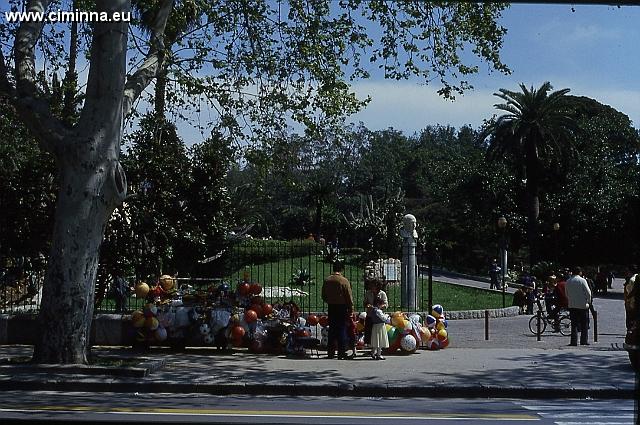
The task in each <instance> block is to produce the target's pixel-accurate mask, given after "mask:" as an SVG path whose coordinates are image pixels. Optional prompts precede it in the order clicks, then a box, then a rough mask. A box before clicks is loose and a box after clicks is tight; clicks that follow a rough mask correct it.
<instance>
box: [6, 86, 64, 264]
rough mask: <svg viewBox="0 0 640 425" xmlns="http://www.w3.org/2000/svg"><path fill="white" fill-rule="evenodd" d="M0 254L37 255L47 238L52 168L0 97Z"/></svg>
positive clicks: (53, 185)
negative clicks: (0, 209)
mask: <svg viewBox="0 0 640 425" xmlns="http://www.w3.org/2000/svg"><path fill="white" fill-rule="evenodd" d="M0 140H2V143H0V205H1V206H2V213H0V257H5V258H6V257H9V258H17V257H27V258H37V257H38V256H39V255H40V254H47V253H48V251H49V245H50V242H51V230H52V226H53V216H54V203H55V198H56V180H57V178H56V169H55V162H54V160H53V158H52V157H51V155H49V154H48V153H46V152H43V151H42V150H40V148H39V147H38V144H37V142H36V141H35V140H34V139H33V138H32V137H31V135H30V134H29V133H28V132H27V130H26V129H25V127H24V126H23V125H21V124H20V120H19V119H18V117H17V116H16V113H15V111H14V109H13V108H12V107H11V106H9V105H7V103H6V102H5V101H4V100H3V99H2V98H1V97H0Z"/></svg>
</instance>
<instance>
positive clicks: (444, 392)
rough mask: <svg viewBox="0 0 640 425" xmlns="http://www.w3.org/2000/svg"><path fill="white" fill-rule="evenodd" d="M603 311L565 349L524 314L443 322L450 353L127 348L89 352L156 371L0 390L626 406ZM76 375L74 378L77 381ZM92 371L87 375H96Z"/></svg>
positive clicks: (12, 351) (618, 321)
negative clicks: (570, 401) (605, 401)
mask: <svg viewBox="0 0 640 425" xmlns="http://www.w3.org/2000/svg"><path fill="white" fill-rule="evenodd" d="M594 304H595V306H596V309H598V311H600V312H601V317H602V319H603V320H602V321H601V322H600V323H599V335H598V337H599V338H598V342H597V343H594V342H592V341H593V332H592V331H593V330H591V332H590V334H589V338H590V342H591V345H589V346H579V347H569V346H567V344H568V343H569V337H568V336H567V337H563V336H561V335H559V334H552V333H545V334H543V337H542V340H541V341H537V339H536V337H535V336H533V335H532V334H531V333H530V332H529V330H528V326H527V324H528V321H529V318H530V317H531V316H516V317H503V318H494V319H491V320H490V321H489V340H485V327H484V325H485V321H484V320H450V321H449V328H448V331H449V334H450V338H451V346H450V347H448V348H446V349H444V350H440V351H426V350H419V351H417V352H416V353H415V354H412V355H400V354H399V355H389V356H387V360H385V361H374V360H372V359H370V358H369V357H368V356H367V355H366V352H365V351H360V352H359V355H358V357H357V358H356V359H354V360H329V359H326V353H324V352H322V351H321V352H320V358H315V357H305V358H293V357H286V356H274V355H265V354H261V355H256V354H251V353H248V352H247V351H245V350H237V351H234V352H233V353H221V352H218V351H216V350H215V349H209V348H193V349H187V350H185V352H183V353H181V352H173V351H171V350H169V349H166V348H154V349H152V350H151V352H150V353H146V354H144V355H140V354H135V353H134V352H133V351H132V350H131V349H128V348H126V347H94V350H93V351H94V353H95V354H97V355H99V356H105V355H109V356H117V357H118V358H127V357H144V358H146V359H147V360H148V361H147V365H149V364H156V365H157V366H160V367H159V368H158V370H155V371H152V372H151V373H149V374H148V375H147V376H140V377H134V376H113V375H112V374H111V375H106V374H99V373H97V374H89V373H87V372H88V371H86V370H79V369H77V368H75V369H74V368H64V367H60V366H53V367H48V368H47V367H44V368H43V367H30V366H22V367H16V366H7V365H4V366H0V389H3V390H9V389H11V390H63V391H90V392H104V391H114V392H127V393H135V392H148V393H154V392H163V393H198V392H201V393H210V394H277V395H292V396H293V395H326V396H339V395H350V396H374V397H482V398H485V397H487V398H489V397H504V398H517V397H520V398H566V397H578V398H585V397H592V398H616V399H620V398H627V399H630V398H633V397H634V396H636V397H637V396H638V392H637V390H636V376H635V373H634V371H633V369H632V368H631V365H630V363H629V360H628V357H627V352H626V351H623V350H622V348H621V347H622V342H623V340H624V333H625V329H624V309H623V308H621V305H622V300H621V299H619V297H617V296H616V294H615V293H614V294H612V296H610V297H607V298H597V299H596V300H595V302H594ZM31 350H32V347H31V346H12V345H5V346H0V358H6V357H16V356H29V355H30V354H31ZM80 372H82V373H80ZM94 372H95V371H94Z"/></svg>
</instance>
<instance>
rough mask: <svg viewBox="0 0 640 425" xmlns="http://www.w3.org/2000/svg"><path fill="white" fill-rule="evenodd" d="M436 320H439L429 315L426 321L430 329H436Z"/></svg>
mask: <svg viewBox="0 0 640 425" xmlns="http://www.w3.org/2000/svg"><path fill="white" fill-rule="evenodd" d="M436 320H437V319H436V318H435V317H433V316H432V315H430V314H429V315H427V320H426V322H427V326H428V327H430V328H432V327H434V326H435V325H436Z"/></svg>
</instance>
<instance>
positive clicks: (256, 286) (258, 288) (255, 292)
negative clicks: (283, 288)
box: [251, 283, 262, 295]
mask: <svg viewBox="0 0 640 425" xmlns="http://www.w3.org/2000/svg"><path fill="white" fill-rule="evenodd" d="M260 292H262V286H260V284H259V283H252V284H251V293H252V294H253V295H258V294H260Z"/></svg>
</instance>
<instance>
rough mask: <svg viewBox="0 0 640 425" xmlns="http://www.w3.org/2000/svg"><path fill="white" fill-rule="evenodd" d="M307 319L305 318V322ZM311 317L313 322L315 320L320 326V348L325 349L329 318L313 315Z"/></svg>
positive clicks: (327, 342) (327, 338)
mask: <svg viewBox="0 0 640 425" xmlns="http://www.w3.org/2000/svg"><path fill="white" fill-rule="evenodd" d="M309 317H311V316H309ZM309 317H307V321H308V320H309ZM313 317H314V319H313V320H317V321H318V322H317V324H318V325H320V346H321V347H324V348H326V347H327V345H329V317H327V316H320V317H317V316H315V315H314V316H313Z"/></svg>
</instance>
